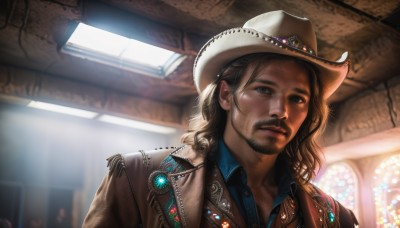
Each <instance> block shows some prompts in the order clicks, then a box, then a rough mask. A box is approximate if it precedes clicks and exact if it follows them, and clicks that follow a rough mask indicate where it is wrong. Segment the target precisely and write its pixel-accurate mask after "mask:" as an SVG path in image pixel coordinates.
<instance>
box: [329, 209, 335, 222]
mask: <svg viewBox="0 0 400 228" xmlns="http://www.w3.org/2000/svg"><path fill="white" fill-rule="evenodd" d="M328 219H329V222H334V221H335V214H333V212H332V211H329V212H328Z"/></svg>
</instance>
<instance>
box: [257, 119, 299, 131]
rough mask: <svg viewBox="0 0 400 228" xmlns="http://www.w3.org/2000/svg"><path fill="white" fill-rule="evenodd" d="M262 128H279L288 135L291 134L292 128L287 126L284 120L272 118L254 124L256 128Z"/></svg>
mask: <svg viewBox="0 0 400 228" xmlns="http://www.w3.org/2000/svg"><path fill="white" fill-rule="evenodd" d="M261 127H279V128H282V129H283V130H285V131H286V132H287V133H290V132H291V131H290V128H289V127H288V126H287V125H286V123H285V121H284V120H281V119H278V118H270V119H265V120H260V121H258V122H256V123H255V124H254V128H261Z"/></svg>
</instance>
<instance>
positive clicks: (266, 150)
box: [231, 118, 290, 155]
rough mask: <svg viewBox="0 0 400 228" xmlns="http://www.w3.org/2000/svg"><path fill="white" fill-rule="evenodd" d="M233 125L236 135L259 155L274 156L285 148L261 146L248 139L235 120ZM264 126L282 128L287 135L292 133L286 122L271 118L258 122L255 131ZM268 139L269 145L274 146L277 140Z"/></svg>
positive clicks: (232, 122) (254, 127)
mask: <svg viewBox="0 0 400 228" xmlns="http://www.w3.org/2000/svg"><path fill="white" fill-rule="evenodd" d="M231 125H232V127H233V129H234V130H235V131H236V133H237V134H238V135H239V136H240V137H241V138H242V139H243V140H244V141H245V142H246V143H247V145H248V146H249V147H250V148H251V149H253V150H254V151H255V152H257V153H261V154H267V155H272V154H278V153H280V152H281V151H282V150H283V148H281V149H279V148H277V147H276V146H268V145H261V144H259V143H257V142H256V141H255V140H254V139H251V138H247V137H246V136H244V135H243V134H242V133H241V132H240V131H239V129H238V128H237V127H236V125H235V123H234V121H233V118H231ZM262 126H276V127H281V128H283V129H285V131H286V132H287V133H290V128H289V127H287V125H286V124H285V122H283V121H282V120H280V119H278V118H270V119H267V120H262V121H258V122H256V123H255V124H254V126H253V129H257V128H260V127H262ZM268 139H269V141H270V142H269V145H274V144H275V143H276V138H273V137H270V138H268Z"/></svg>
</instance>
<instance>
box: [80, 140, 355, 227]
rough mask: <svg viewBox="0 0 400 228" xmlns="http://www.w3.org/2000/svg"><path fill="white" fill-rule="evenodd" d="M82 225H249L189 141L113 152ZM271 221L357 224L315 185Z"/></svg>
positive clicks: (292, 224)
mask: <svg viewBox="0 0 400 228" xmlns="http://www.w3.org/2000/svg"><path fill="white" fill-rule="evenodd" d="M108 162H109V163H108V165H109V167H110V172H109V174H108V175H107V176H106V177H105V178H104V180H103V182H102V184H101V186H100V187H99V189H98V191H97V193H96V195H95V197H94V200H93V202H92V205H91V207H90V209H89V212H88V214H87V216H86V218H85V221H84V224H83V227H189V228H192V227H246V224H245V220H244V218H243V217H242V215H241V214H240V211H239V208H237V206H236V205H235V203H234V201H233V200H232V199H231V197H230V195H229V191H228V189H227V188H226V186H225V184H224V181H223V178H222V176H221V174H220V172H219V170H218V168H217V167H216V166H215V165H213V163H212V162H208V160H207V159H206V157H205V156H204V155H203V154H200V153H196V152H194V151H193V150H192V149H191V148H190V147H189V146H186V147H181V148H177V149H176V148H172V149H162V150H161V149H160V150H154V151H147V152H144V151H140V153H132V154H126V155H119V154H118V155H114V156H112V157H110V158H109V159H108ZM311 189H312V191H311V193H307V192H305V191H304V190H301V189H300V188H299V189H298V190H297V191H296V196H295V197H290V196H288V197H287V198H286V199H285V200H284V201H283V203H282V204H281V206H280V208H279V213H278V216H277V218H276V219H275V222H274V224H273V226H272V227H307V228H311V227H354V225H356V224H358V223H357V220H356V218H355V217H354V215H353V213H352V212H351V211H350V210H348V209H345V208H344V207H343V206H342V205H340V204H339V203H338V202H337V201H335V200H334V199H332V198H331V197H329V196H327V195H326V194H324V193H323V192H322V191H321V190H319V189H317V188H316V187H314V186H311Z"/></svg>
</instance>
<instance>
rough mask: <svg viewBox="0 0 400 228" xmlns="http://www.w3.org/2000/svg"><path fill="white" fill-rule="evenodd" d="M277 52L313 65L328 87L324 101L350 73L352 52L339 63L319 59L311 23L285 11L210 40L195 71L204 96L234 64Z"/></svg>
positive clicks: (261, 16)
mask: <svg viewBox="0 0 400 228" xmlns="http://www.w3.org/2000/svg"><path fill="white" fill-rule="evenodd" d="M263 52H268V53H277V54H282V55H289V56H294V57H296V58H299V59H302V60H305V61H307V62H310V63H312V64H313V65H314V66H315V67H316V68H317V69H318V71H319V72H318V73H319V74H318V75H319V77H320V80H321V82H322V86H323V87H324V95H323V97H324V99H327V98H328V97H329V96H331V95H332V94H333V92H335V90H336V89H337V88H338V87H339V86H340V84H341V83H342V82H343V80H344V78H345V77H346V75H347V73H348V71H349V59H348V53H347V52H344V53H343V54H342V56H341V58H340V59H339V60H337V61H329V60H326V59H323V58H320V57H318V55H317V38H316V36H315V32H314V30H313V28H312V25H311V22H310V20H308V19H307V18H300V17H296V16H293V15H291V14H288V13H286V12H284V11H282V10H279V11H272V12H268V13H264V14H261V15H259V16H256V17H254V18H252V19H250V20H249V21H247V22H246V23H245V24H244V25H243V27H242V28H233V29H229V30H226V31H224V32H222V33H220V34H218V35H216V36H214V37H213V38H212V39H210V40H209V41H208V42H207V43H206V44H205V45H204V46H203V47H202V49H201V50H200V51H199V53H198V55H197V57H196V60H195V63H194V68H193V77H194V83H195V86H196V88H197V91H198V92H199V93H200V92H201V91H203V90H204V89H205V88H206V87H207V85H208V84H210V83H211V82H213V81H215V79H216V78H217V75H218V74H219V73H220V71H221V69H222V68H223V67H224V66H226V65H227V64H228V63H230V62H231V61H233V60H235V59H237V58H239V57H241V56H244V55H248V54H252V53H263Z"/></svg>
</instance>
